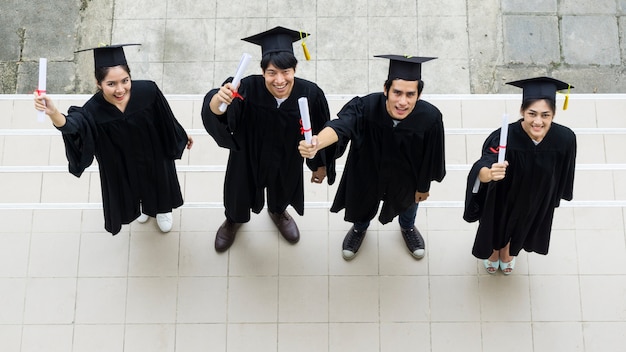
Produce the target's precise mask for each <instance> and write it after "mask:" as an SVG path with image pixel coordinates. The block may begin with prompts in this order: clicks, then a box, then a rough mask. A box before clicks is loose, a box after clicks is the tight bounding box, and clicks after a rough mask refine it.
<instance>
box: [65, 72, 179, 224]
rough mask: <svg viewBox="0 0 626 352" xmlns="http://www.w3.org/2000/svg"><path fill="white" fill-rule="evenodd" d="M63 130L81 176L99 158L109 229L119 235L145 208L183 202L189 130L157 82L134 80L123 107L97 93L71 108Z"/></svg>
mask: <svg viewBox="0 0 626 352" xmlns="http://www.w3.org/2000/svg"><path fill="white" fill-rule="evenodd" d="M59 130H60V131H61V132H62V133H63V141H64V143H65V151H66V155H67V159H68V161H69V171H70V173H72V174H73V175H75V176H76V177H80V176H81V174H82V173H83V171H84V170H85V169H86V168H87V167H88V166H89V165H91V163H92V162H93V158H94V156H95V157H96V159H97V160H98V165H99V170H100V183H101V188H102V203H103V208H104V228H105V229H106V230H107V231H108V232H110V233H112V234H113V235H115V234H117V233H118V232H119V231H120V230H121V227H122V224H128V223H130V222H132V221H133V220H135V219H136V218H137V217H138V216H139V214H140V202H141V207H142V209H143V213H145V214H147V215H150V216H156V214H157V213H167V212H170V211H172V209H173V208H177V207H179V206H181V205H182V204H183V197H182V194H181V191H180V185H179V183H178V176H177V175H176V166H175V165H174V159H180V158H181V156H182V153H183V151H184V149H185V146H186V144H187V133H186V132H185V130H184V129H183V127H182V126H181V125H180V124H179V123H178V121H177V120H176V118H175V117H174V114H173V113H172V110H171V109H170V106H169V104H168V103H167V100H165V97H164V96H163V94H162V93H161V91H160V90H159V88H158V87H157V85H156V84H155V83H154V82H152V81H132V83H131V96H130V100H129V101H128V105H127V107H126V110H125V111H124V112H121V111H120V110H119V109H118V108H117V107H115V106H114V105H112V104H110V103H109V102H107V101H106V100H105V99H104V96H103V95H102V92H101V91H100V92H98V93H96V94H95V95H94V96H93V97H91V98H90V99H89V100H88V101H87V102H86V103H85V105H83V107H76V106H72V107H70V109H69V111H68V115H67V122H66V124H65V125H64V126H63V127H61V128H59Z"/></svg>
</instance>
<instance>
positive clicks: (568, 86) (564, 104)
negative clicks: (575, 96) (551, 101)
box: [563, 84, 571, 110]
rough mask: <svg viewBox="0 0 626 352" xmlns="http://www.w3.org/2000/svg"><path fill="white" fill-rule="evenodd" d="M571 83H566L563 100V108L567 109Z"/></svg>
mask: <svg viewBox="0 0 626 352" xmlns="http://www.w3.org/2000/svg"><path fill="white" fill-rule="evenodd" d="M570 88H571V85H569V84H568V85H567V93H566V94H565V101H564V102H563V110H567V105H568V104H569V91H570Z"/></svg>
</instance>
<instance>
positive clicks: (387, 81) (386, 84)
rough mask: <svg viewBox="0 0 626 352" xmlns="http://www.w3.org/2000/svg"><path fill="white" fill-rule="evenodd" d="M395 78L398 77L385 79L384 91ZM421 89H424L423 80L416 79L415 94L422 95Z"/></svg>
mask: <svg viewBox="0 0 626 352" xmlns="http://www.w3.org/2000/svg"><path fill="white" fill-rule="evenodd" d="M396 79H399V78H394V79H388V80H386V81H385V91H386V92H389V89H391V84H392V83H393V81H394V80H396ZM423 90H424V81H422V80H421V79H418V80H417V96H420V95H422V91H423Z"/></svg>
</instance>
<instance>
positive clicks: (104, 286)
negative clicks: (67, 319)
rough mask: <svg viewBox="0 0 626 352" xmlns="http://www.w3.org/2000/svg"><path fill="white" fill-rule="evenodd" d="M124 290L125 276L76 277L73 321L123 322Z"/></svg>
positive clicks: (80, 322) (124, 310) (86, 322)
mask: <svg viewBox="0 0 626 352" xmlns="http://www.w3.org/2000/svg"><path fill="white" fill-rule="evenodd" d="M126 290H127V279H126V278H81V279H78V285H77V288H76V314H75V322H76V323H78V324H98V323H100V324H102V323H106V324H124V322H125V318H126V300H125V299H124V298H125V297H126Z"/></svg>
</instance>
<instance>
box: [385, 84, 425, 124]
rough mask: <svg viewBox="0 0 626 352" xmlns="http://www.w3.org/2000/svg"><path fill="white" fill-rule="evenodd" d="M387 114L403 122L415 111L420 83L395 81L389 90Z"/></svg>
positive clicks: (387, 94) (387, 91) (387, 92)
mask: <svg viewBox="0 0 626 352" xmlns="http://www.w3.org/2000/svg"><path fill="white" fill-rule="evenodd" d="M385 96H386V97H387V103H386V105H387V112H388V113H389V115H391V117H392V118H394V119H396V120H403V119H405V118H406V117H407V116H409V114H410V113H411V112H412V111H413V109H414V108H415V103H417V100H418V99H419V93H418V81H405V80H403V79H394V80H393V81H392V82H391V86H390V87H389V89H388V90H387V88H386V87H385Z"/></svg>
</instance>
